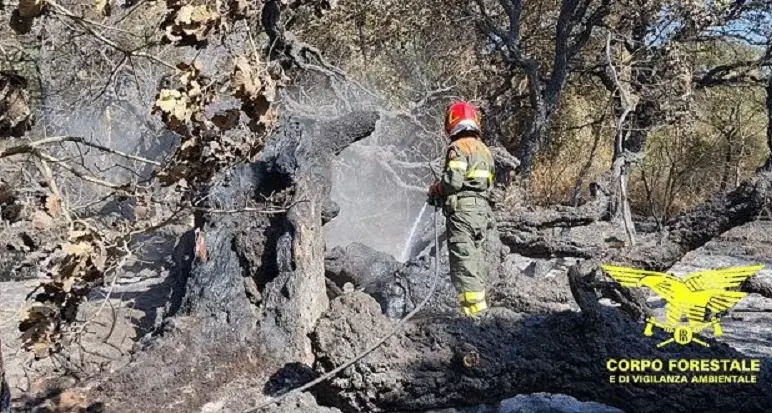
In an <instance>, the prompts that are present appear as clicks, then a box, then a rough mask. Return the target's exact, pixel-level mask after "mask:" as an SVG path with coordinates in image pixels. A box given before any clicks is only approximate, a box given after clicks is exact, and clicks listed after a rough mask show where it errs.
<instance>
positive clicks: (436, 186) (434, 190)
mask: <svg viewBox="0 0 772 413" xmlns="http://www.w3.org/2000/svg"><path fill="white" fill-rule="evenodd" d="M441 196H442V187H441V186H440V182H439V181H437V182H435V183H433V184H432V185H431V186H430V187H429V198H439V197H441Z"/></svg>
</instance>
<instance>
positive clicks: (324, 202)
mask: <svg viewBox="0 0 772 413" xmlns="http://www.w3.org/2000/svg"><path fill="white" fill-rule="evenodd" d="M377 120H378V115H377V113H374V112H355V113H351V114H349V115H346V116H343V117H340V118H337V119H330V120H318V119H297V118H294V117H285V118H282V119H281V120H280V122H279V124H278V126H277V127H276V129H275V130H274V131H273V133H272V134H271V136H270V137H269V139H268V141H267V142H266V146H265V148H264V149H263V151H262V152H261V153H260V155H259V157H258V160H257V161H256V162H255V163H253V164H250V165H244V166H242V167H239V168H235V169H233V170H230V171H227V172H223V173H222V174H220V175H218V176H216V177H215V178H214V180H213V182H212V183H211V186H210V189H209V194H208V196H207V197H206V202H207V203H208V205H206V209H205V211H203V214H202V216H201V218H202V219H201V221H202V222H203V223H202V224H201V225H200V226H199V227H198V228H197V229H196V231H193V232H192V233H188V234H186V236H185V237H184V239H182V240H181V241H180V244H179V245H178V248H177V250H176V251H175V260H176V261H177V265H176V266H175V268H174V272H173V274H172V276H173V277H174V282H173V283H172V284H173V285H175V286H176V288H177V289H178V290H177V291H174V292H173V293H172V300H171V301H172V303H171V304H170V306H169V310H170V314H168V315H169V316H170V317H168V318H167V320H166V323H165V326H164V327H165V328H164V330H163V334H162V336H161V337H158V338H156V339H155V340H152V341H151V342H150V344H151V346H150V348H148V349H146V351H144V352H142V353H140V354H139V355H138V357H137V363H133V364H132V365H130V366H128V367H127V368H125V369H122V370H121V372H120V373H119V374H117V375H116V376H115V377H111V378H109V380H107V381H106V382H105V383H104V384H103V385H102V386H101V388H98V389H97V390H96V394H95V396H96V397H97V398H99V399H101V400H105V401H107V402H108V403H107V404H108V405H107V406H106V409H107V411H135V410H138V409H145V407H143V406H150V405H152V404H154V403H155V404H158V403H170V405H172V404H173V405H174V406H176V407H179V408H180V409H183V410H185V411H198V410H199V409H200V407H201V405H202V404H203V403H205V402H208V401H211V400H207V398H208V397H210V395H211V394H215V392H214V390H213V389H217V388H219V386H223V385H226V383H229V382H232V381H235V380H239V379H253V378H254V377H255V376H257V375H259V374H260V373H265V372H266V371H272V369H278V368H279V367H280V366H282V365H284V364H286V363H291V362H296V363H297V362H300V363H305V364H307V365H310V364H311V363H312V362H313V360H314V358H313V354H312V351H311V343H310V340H309V339H308V334H309V333H311V332H312V330H313V327H314V325H315V324H316V322H317V319H318V318H319V317H320V316H321V314H322V312H323V311H324V310H325V309H326V308H327V306H328V299H327V296H326V293H325V276H324V238H323V237H324V235H323V231H322V215H323V213H324V211H325V210H327V211H329V208H330V206H329V205H330V201H329V191H330V185H331V171H330V167H331V162H332V159H333V157H334V156H335V155H336V154H338V153H340V152H341V151H342V150H343V149H345V148H346V147H347V146H348V145H350V144H352V143H354V142H356V141H358V140H361V139H363V138H365V137H367V136H368V135H369V134H370V133H371V132H372V131H373V130H374V129H375V124H376V122H377ZM245 206H246V207H247V208H245ZM204 251H205V253H204ZM183 349H184V351H181V350H183ZM158 389H164V391H163V392H159V391H158ZM138 394H139V395H147V396H148V398H147V399H144V398H137V395H138ZM143 403H144V404H143ZM176 407H175V408H176Z"/></svg>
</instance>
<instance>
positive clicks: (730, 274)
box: [601, 264, 764, 347]
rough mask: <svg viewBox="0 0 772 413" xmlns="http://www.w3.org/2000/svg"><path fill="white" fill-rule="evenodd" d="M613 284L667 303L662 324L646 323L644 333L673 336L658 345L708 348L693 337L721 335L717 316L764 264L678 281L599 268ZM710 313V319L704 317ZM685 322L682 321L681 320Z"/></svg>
mask: <svg viewBox="0 0 772 413" xmlns="http://www.w3.org/2000/svg"><path fill="white" fill-rule="evenodd" d="M601 268H602V269H603V271H605V272H606V273H607V274H608V275H609V276H610V277H611V278H612V279H614V281H616V282H618V283H619V284H620V285H623V286H625V287H648V288H649V289H651V290H652V291H654V292H655V293H656V294H657V295H659V296H660V297H662V298H663V299H664V300H665V301H666V302H667V304H666V306H665V321H664V322H659V321H657V320H656V319H655V318H654V317H650V318H649V319H647V320H646V328H645V329H644V334H645V335H646V336H651V335H652V329H653V327H655V326H656V327H659V328H662V329H663V330H665V331H666V332H668V333H673V337H672V338H670V339H668V340H665V341H663V342H661V343H659V344H658V345H657V347H662V346H665V345H667V344H669V343H672V342H673V341H675V342H676V343H678V344H681V345H686V344H688V343H690V342H692V341H694V342H695V343H698V344H702V345H703V346H706V347H709V346H708V343H706V342H704V341H702V340H700V339H698V338H696V337H694V334H696V333H699V332H701V331H702V330H705V329H706V328H708V327H711V326H712V327H713V335H714V336H720V335H721V325H720V324H719V321H718V317H717V314H718V313H720V312H722V311H726V310H728V309H729V308H731V307H733V306H734V305H735V304H737V303H738V302H739V301H740V300H741V299H742V298H743V297H745V296H746V295H748V294H747V293H744V292H740V291H736V290H730V289H732V288H737V287H739V286H740V284H742V282H743V281H745V280H746V279H748V278H750V277H752V276H753V275H754V274H756V273H757V272H758V271H759V270H761V269H762V268H764V265H761V264H759V265H748V266H744V267H732V268H722V269H712V270H702V271H696V272H693V273H690V274H688V275H686V276H685V277H683V278H678V277H676V276H675V275H672V274H667V273H661V272H656V271H645V270H639V269H635V268H627V267H617V266H613V265H601ZM708 310H709V311H710V319H709V320H706V315H707V313H708ZM684 318H685V319H686V320H685V321H683V319H684Z"/></svg>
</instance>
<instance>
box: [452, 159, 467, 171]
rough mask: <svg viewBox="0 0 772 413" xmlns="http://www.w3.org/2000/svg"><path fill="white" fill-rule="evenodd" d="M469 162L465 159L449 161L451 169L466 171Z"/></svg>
mask: <svg viewBox="0 0 772 413" xmlns="http://www.w3.org/2000/svg"><path fill="white" fill-rule="evenodd" d="M467 166H468V165H467V163H466V162H464V161H450V162H448V168H450V169H460V170H462V171H466V168H467Z"/></svg>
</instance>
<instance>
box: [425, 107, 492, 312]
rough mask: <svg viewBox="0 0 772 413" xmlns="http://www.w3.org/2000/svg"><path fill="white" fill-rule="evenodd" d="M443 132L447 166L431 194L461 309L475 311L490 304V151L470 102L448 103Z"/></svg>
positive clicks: (430, 190) (477, 115)
mask: <svg viewBox="0 0 772 413" xmlns="http://www.w3.org/2000/svg"><path fill="white" fill-rule="evenodd" d="M445 133H446V134H447V136H448V139H450V145H449V147H448V150H447V153H446V155H445V166H444V168H443V172H442V176H441V178H440V179H439V180H438V181H437V182H434V183H433V184H432V185H431V186H430V187H429V198H430V200H433V201H432V202H437V201H439V202H440V203H441V205H442V207H443V212H444V214H445V216H446V218H447V219H446V223H447V239H448V252H449V254H450V277H451V281H452V282H453V285H454V287H455V288H456V292H457V299H458V303H459V305H460V307H461V311H462V312H463V313H464V314H465V315H468V316H474V315H477V314H479V313H480V312H482V311H484V310H485V309H487V308H488V305H487V303H486V301H485V277H486V274H485V267H486V263H485V259H484V253H483V243H484V242H485V239H486V234H487V232H488V229H489V228H491V227H492V226H493V213H492V211H491V207H490V192H491V189H492V187H493V174H494V165H493V156H492V155H491V152H490V150H489V149H488V147H487V146H486V145H485V143H483V141H482V130H481V127H480V112H479V111H478V109H477V108H476V107H475V106H474V105H472V104H470V103H468V102H464V101H460V102H455V103H453V104H451V105H450V106H449V107H448V109H447V113H446V115H445Z"/></svg>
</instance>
